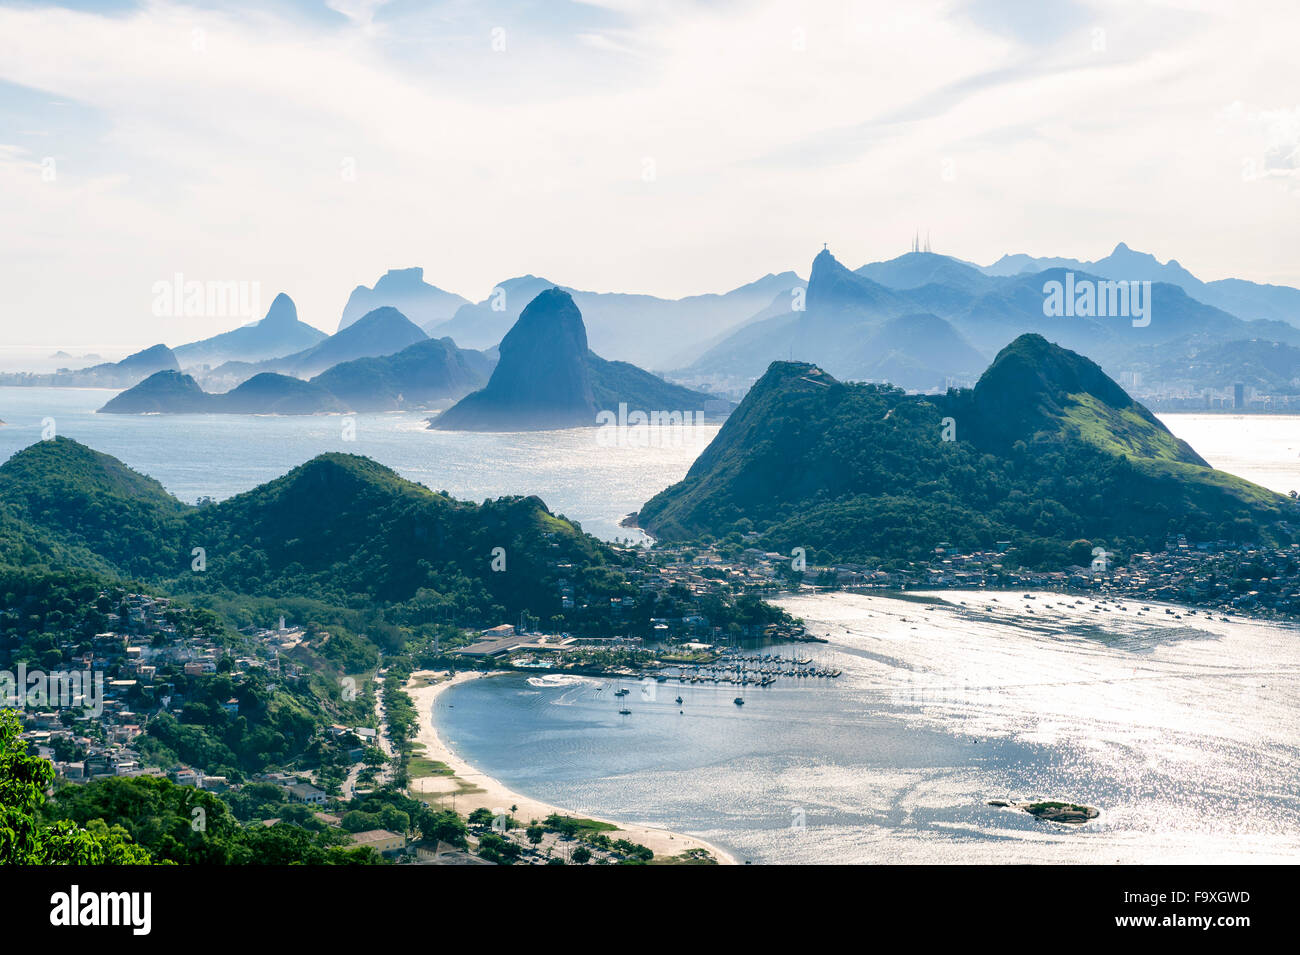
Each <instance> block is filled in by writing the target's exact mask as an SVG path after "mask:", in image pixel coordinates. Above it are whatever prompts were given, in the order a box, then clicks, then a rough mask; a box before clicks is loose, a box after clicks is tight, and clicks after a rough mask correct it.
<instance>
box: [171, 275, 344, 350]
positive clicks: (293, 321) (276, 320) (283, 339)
mask: <svg viewBox="0 0 1300 955" xmlns="http://www.w3.org/2000/svg"><path fill="white" fill-rule="evenodd" d="M324 338H325V333H324V332H322V331H320V330H319V329H316V328H312V327H311V326H310V325H308V324H306V323H305V322H300V321H298V309H297V306H295V305H294V304H293V299H291V298H290V297H289V296H288V295H286V294H284V293H283V292H281V293H280V294H279V295H277V296H276V297H275V301H273V302H272V303H271V307H270V308H269V309H268V310H267V312H266V317H265V318H263V319H262V320H261V321H260V322H256V323H254V324H252V325H245V326H243V327H242V328H236V329H234V330H233V331H229V332H225V333H224V334H221V335H214V336H213V337H212V338H205V339H203V340H202V341H198V342H191V343H190V344H188V345H181V346H180V347H179V348H176V349H174V351H175V353H176V360H177V361H179V362H180V364H181V367H183V368H188V367H190V366H193V365H215V364H221V363H222V362H227V361H247V362H257V361H263V360H265V359H268V358H276V357H279V356H280V355H288V354H291V353H293V352H298V351H302V350H303V349H305V348H310V347H311V346H313V345H315V344H317V343H318V342H320V341H321V340H322V339H324Z"/></svg>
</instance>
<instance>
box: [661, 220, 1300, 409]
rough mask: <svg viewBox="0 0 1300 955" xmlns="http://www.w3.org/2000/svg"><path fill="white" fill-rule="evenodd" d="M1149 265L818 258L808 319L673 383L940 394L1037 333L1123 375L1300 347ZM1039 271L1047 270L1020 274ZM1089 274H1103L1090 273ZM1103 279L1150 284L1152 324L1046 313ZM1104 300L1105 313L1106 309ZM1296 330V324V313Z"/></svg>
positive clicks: (712, 354) (1120, 253)
mask: <svg viewBox="0 0 1300 955" xmlns="http://www.w3.org/2000/svg"><path fill="white" fill-rule="evenodd" d="M1152 263H1155V259H1154V258H1153V257H1151V256H1145V255H1142V254H1139V253H1133V252H1131V251H1130V250H1128V249H1127V247H1126V246H1123V245H1121V246H1119V247H1118V248H1117V249H1116V251H1115V253H1113V254H1112V255H1111V256H1110V257H1109V258H1108V259H1107V260H1103V262H1101V263H1093V264H1090V263H1071V262H1068V261H1061V260H1029V259H1027V258H1004V259H1003V260H1002V261H1001V262H1000V263H998V264H997V265H996V266H994V267H991V268H992V271H994V272H995V273H997V274H987V272H986V270H982V269H980V268H979V267H977V266H974V265H971V264H970V263H966V262H962V261H960V260H957V259H954V258H951V257H948V256H942V255H937V254H935V253H929V252H909V253H907V254H905V255H902V256H899V257H898V258H896V259H891V260H889V261H887V262H876V263H871V264H869V265H865V266H863V267H861V268H859V269H857V270H856V271H852V270H850V269H848V268H846V267H845V266H843V265H842V264H841V263H840V262H839V261H838V260H836V259H835V257H834V256H833V255H832V254H831V253H830V252H829V251H827V250H823V251H822V252H820V253H819V254H818V255H817V256H816V258H815V259H814V260H813V265H812V270H811V273H810V277H809V284H808V291H807V296H806V308H805V310H804V311H802V312H796V313H791V314H784V315H777V316H774V317H769V318H764V319H761V320H757V321H754V322H752V323H749V324H746V325H744V326H742V327H741V328H740V329H738V330H737V331H736V332H734V333H733V334H731V335H729V336H727V337H725V338H724V339H723V340H722V341H720V342H718V343H717V344H716V345H714V346H713V347H712V348H710V349H708V350H707V351H706V352H705V353H704V354H703V355H702V356H701V357H700V358H699V359H698V360H697V361H695V362H694V363H693V364H692V365H690V366H688V367H687V368H684V369H681V370H679V371H677V372H674V373H673V374H672V377H673V378H674V379H676V380H680V381H685V382H713V383H715V384H716V385H718V386H720V387H724V388H725V387H726V386H727V385H728V384H729V385H730V387H731V388H732V389H733V390H743V389H744V387H746V386H747V384H748V382H749V381H752V380H753V379H754V378H756V377H757V376H758V375H760V374H762V372H763V370H764V369H765V368H766V367H767V366H768V364H770V363H771V362H772V361H776V360H781V359H786V360H790V359H801V360H805V361H811V362H814V363H817V364H818V365H820V366H821V367H823V368H824V369H825V370H827V371H829V372H830V373H831V374H833V375H835V376H837V377H840V378H845V379H852V380H868V381H890V382H893V383H895V384H899V385H901V386H903V387H906V388H909V389H912V390H920V391H941V390H943V389H944V388H946V387H948V386H949V385H951V384H954V383H956V384H960V383H963V382H968V381H971V380H973V376H974V375H975V374H977V373H978V369H979V368H980V367H982V365H983V364H984V363H985V362H986V361H987V360H988V359H987V357H986V356H988V355H992V354H994V353H996V352H997V351H998V350H999V349H1000V348H1002V347H1003V346H1004V345H1006V344H1007V343H1008V342H1010V341H1011V340H1013V339H1014V338H1015V337H1016V336H1018V335H1021V334H1023V333H1025V332H1030V331H1033V332H1040V333H1042V334H1045V335H1049V336H1051V337H1052V338H1053V339H1054V340H1056V341H1059V342H1060V343H1061V344H1063V345H1065V346H1067V347H1069V348H1074V349H1078V350H1080V351H1082V352H1084V353H1086V354H1088V355H1089V356H1091V357H1092V358H1094V359H1096V360H1097V361H1099V362H1100V363H1101V364H1102V365H1103V366H1106V367H1109V368H1111V369H1113V370H1114V371H1115V372H1116V373H1118V372H1119V371H1121V370H1124V369H1126V368H1133V367H1148V366H1149V365H1150V362H1151V361H1152V350H1153V349H1156V348H1158V349H1160V350H1161V351H1162V352H1163V357H1164V358H1165V359H1169V358H1172V357H1175V356H1179V355H1183V354H1187V353H1190V351H1192V350H1194V349H1195V348H1198V347H1204V346H1205V345H1209V344H1222V343H1225V342H1230V341H1239V340H1246V339H1252V338H1253V339H1261V340H1266V341H1278V342H1284V343H1289V344H1296V345H1300V328H1297V327H1296V326H1295V325H1293V324H1291V323H1290V321H1287V322H1283V321H1278V320H1276V319H1273V318H1268V319H1258V320H1252V321H1246V320H1243V319H1242V318H1240V317H1238V316H1237V315H1234V314H1230V313H1229V312H1227V311H1225V310H1223V309H1222V308H1218V307H1215V306H1214V305H1209V304H1206V303H1205V302H1204V301H1201V300H1199V299H1197V298H1194V297H1193V296H1192V295H1191V294H1189V293H1188V291H1186V290H1185V288H1184V285H1191V282H1189V281H1187V277H1186V276H1185V274H1182V275H1180V272H1181V270H1180V268H1179V267H1178V266H1177V264H1176V263H1170V264H1169V265H1166V266H1159V267H1157V268H1154V269H1153V268H1151V267H1150V266H1151V264H1152ZM1038 265H1043V266H1045V268H1043V269H1041V270H1039V271H1024V270H1022V267H1023V269H1032V268H1034V267H1036V266H1038ZM1093 265H1099V266H1100V267H1101V269H1102V271H1099V272H1098V271H1089V270H1088V269H1089V268H1091V267H1092V266H1093ZM1148 275H1150V276H1152V277H1151V278H1147V277H1146V276H1148ZM1107 279H1114V280H1117V281H1118V280H1124V279H1126V280H1128V281H1131V282H1142V281H1148V282H1150V283H1151V284H1150V291H1149V295H1148V294H1147V292H1146V289H1145V288H1141V287H1139V288H1140V291H1141V294H1142V295H1143V296H1147V297H1146V298H1145V299H1143V301H1144V304H1145V305H1146V306H1149V308H1148V311H1149V321H1146V320H1141V319H1137V317H1136V316H1135V315H1131V314H1089V315H1081V316H1074V315H1070V316H1065V315H1059V316H1058V315H1049V314H1046V313H1045V301H1046V299H1047V295H1046V293H1045V289H1046V288H1047V287H1049V283H1060V285H1061V286H1062V288H1063V289H1064V288H1070V289H1073V288H1075V287H1076V284H1077V286H1078V287H1079V288H1082V287H1083V286H1087V285H1093V286H1095V287H1097V288H1104V287H1105V286H1103V285H1102V283H1105V281H1106V280H1107ZM1167 279H1179V282H1181V283H1182V284H1178V283H1175V282H1171V281H1167ZM1210 284H1211V285H1213V284H1214V283H1210ZM1206 287H1208V286H1206ZM1259 288H1265V287H1263V286H1260V287H1259ZM1126 292H1127V290H1126ZM1100 294H1101V298H1099V299H1098V300H1097V301H1098V302H1100V301H1101V300H1102V298H1105V295H1104V293H1100ZM1106 301H1107V302H1109V299H1106ZM1134 301H1135V302H1136V301H1137V300H1136V299H1135V300H1134ZM1072 304H1073V300H1072ZM1108 307H1109V305H1107V308H1108ZM1104 310H1105V309H1103V308H1102V307H1101V306H1100V305H1099V306H1098V307H1097V308H1096V309H1095V311H1096V312H1102V311H1104ZM1292 320H1294V321H1297V322H1300V311H1297V312H1296V313H1295V314H1294V315H1293V316H1292Z"/></svg>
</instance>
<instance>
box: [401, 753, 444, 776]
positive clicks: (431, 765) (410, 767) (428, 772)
mask: <svg viewBox="0 0 1300 955" xmlns="http://www.w3.org/2000/svg"><path fill="white" fill-rule="evenodd" d="M406 772H407V774H408V775H409V776H410V777H411V778H412V779H421V778H423V777H425V776H454V775H456V774H455V772H453V770H452V768H451V767H450V766H448V765H447V764H446V763H444V762H441V761H439V760H436V759H429V758H428V757H427V756H412V757H411V759H410V761H409V762H408V763H407V764H406Z"/></svg>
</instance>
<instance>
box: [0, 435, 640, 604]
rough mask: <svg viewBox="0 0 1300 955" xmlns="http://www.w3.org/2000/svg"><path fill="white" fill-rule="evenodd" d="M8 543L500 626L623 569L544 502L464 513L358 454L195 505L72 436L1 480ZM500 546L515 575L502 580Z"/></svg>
mask: <svg viewBox="0 0 1300 955" xmlns="http://www.w3.org/2000/svg"><path fill="white" fill-rule="evenodd" d="M0 532H3V536H0V562H5V563H11V564H19V563H21V564H35V563H42V564H48V565H51V566H62V567H86V568H90V569H94V570H96V571H99V572H110V573H114V574H117V575H120V576H123V577H129V578H135V579H139V580H142V581H148V582H151V583H154V584H156V585H159V586H163V587H165V588H167V589H168V590H170V591H172V592H177V593H196V594H201V593H226V594H239V595H250V596H269V597H280V596H290V597H295V598H312V599H317V600H322V601H325V602H327V603H329V604H331V605H334V606H352V607H361V606H371V605H375V604H384V603H395V602H401V601H406V600H411V599H414V598H416V596H417V595H419V597H420V599H421V600H423V601H425V602H426V603H427V604H431V605H434V606H442V607H445V608H449V609H451V610H454V611H455V612H458V613H461V614H465V615H468V617H469V618H470V619H484V620H487V619H492V620H494V621H495V622H499V620H498V619H497V618H498V617H499V616H500V615H501V614H504V613H518V611H520V610H527V611H528V612H529V613H531V614H534V615H538V616H544V618H546V619H549V618H550V617H552V616H555V615H559V614H560V613H561V609H560V600H559V593H558V588H557V586H556V580H557V579H558V578H559V577H561V576H569V577H573V578H575V583H578V584H579V585H580V586H581V583H582V582H583V580H584V578H586V577H591V578H592V580H593V581H598V580H599V579H601V578H603V576H604V575H605V573H606V569H607V568H606V565H607V564H609V563H611V562H612V560H613V552H612V551H610V550H609V549H608V548H607V547H605V546H604V545H602V544H600V543H599V542H598V541H596V540H595V539H594V538H591V537H589V536H588V535H586V534H584V533H583V532H582V531H581V530H580V529H579V528H578V527H576V526H575V525H573V524H571V523H570V522H568V521H566V520H564V519H562V518H559V517H556V516H554V515H552V514H551V513H550V512H549V511H548V510H547V509H546V506H545V504H543V503H542V501H541V500H540V499H538V498H536V497H511V498H501V499H498V500H495V501H487V502H484V503H483V504H473V503H467V502H463V501H457V500H454V499H452V498H450V497H447V496H445V495H443V494H438V493H435V492H433V491H430V490H429V489H428V488H425V487H423V486H422V485H419V484H414V483H412V482H409V481H406V480H403V479H402V478H400V477H399V476H398V475H397V474H395V473H394V472H393V471H391V470H389V469H388V468H385V467H383V466H382V465H379V464H377V463H375V462H374V461H371V460H370V459H368V458H362V457H357V456H355V455H346V454H326V455H321V456H320V457H317V458H314V459H312V460H311V461H308V462H307V463H305V464H303V465H301V466H299V467H297V468H295V469H294V470H292V471H290V472H289V473H288V474H286V475H284V476H283V477H281V478H278V479H277V480H274V481H271V482H269V483H267V484H265V485H262V486H260V487H257V488H254V489H253V490H251V491H248V492H247V493H245V494H241V495H238V496H236V497H234V498H231V499H229V500H226V501H223V502H221V503H218V504H209V505H206V506H201V507H193V506H188V505H185V504H182V503H181V502H180V501H177V500H176V499H175V498H173V497H172V496H171V495H170V494H168V493H167V492H166V491H165V490H164V489H163V488H162V486H161V485H160V484H158V483H157V482H156V481H154V480H153V479H151V478H147V477H144V476H143V475H140V474H138V473H136V472H134V471H132V470H131V469H130V468H128V467H126V466H125V465H123V464H122V463H121V462H119V461H117V460H116V459H114V458H112V457H109V456H108V455H104V454H100V453H99V452H96V451H93V450H91V449H90V448H87V447H85V446H84V445H82V444H79V443H77V442H76V441H72V440H70V439H67V438H62V437H60V438H55V439H53V440H51V441H42V442H38V443H37V444H34V445H32V446H31V447H29V448H26V449H24V450H23V451H20V452H19V453H17V454H15V455H14V456H13V457H12V458H11V459H10V460H9V461H8V462H6V463H5V464H4V465H3V466H0ZM498 547H500V548H503V549H504V564H505V569H504V570H494V569H492V561H493V551H494V548H498ZM196 548H201V549H202V552H203V561H204V564H205V566H203V568H202V569H201V570H196V569H194V568H195V549H196ZM560 564H569V565H572V566H571V568H569V569H567V570H560V569H557V566H558V565H560ZM497 566H498V567H499V566H500V562H498V564H497ZM595 585H597V584H593V586H595ZM600 586H603V585H600ZM616 591H617V592H619V593H622V592H623V591H622V590H617V588H616ZM629 592H630V591H629ZM602 593H603V590H602ZM467 622H468V621H467Z"/></svg>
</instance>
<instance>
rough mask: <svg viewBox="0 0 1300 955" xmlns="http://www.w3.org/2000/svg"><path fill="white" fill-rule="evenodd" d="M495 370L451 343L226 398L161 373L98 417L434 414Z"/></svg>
mask: <svg viewBox="0 0 1300 955" xmlns="http://www.w3.org/2000/svg"><path fill="white" fill-rule="evenodd" d="M390 311H391V309H390ZM353 327H356V326H353ZM490 367H491V366H490V364H489V363H488V362H487V361H486V360H485V359H484V357H483V356H482V354H481V353H480V352H465V351H462V350H461V349H459V348H457V347H456V345H455V343H454V342H453V341H452V340H451V339H449V338H444V339H431V338H426V339H424V340H423V341H418V342H416V343H415V344H413V345H409V346H407V347H406V348H403V349H402V350H401V351H398V352H395V353H394V354H391V355H382V356H376V357H366V358H356V359H353V360H351V361H344V362H340V363H338V364H337V365H333V366H331V367H330V368H329V369H328V370H326V371H324V372H322V373H321V374H319V375H317V376H316V377H314V378H312V379H311V380H310V381H304V380H302V379H301V378H295V377H293V376H291V375H282V374H278V373H276V372H260V373H258V374H256V375H254V376H253V377H251V378H249V379H247V380H246V381H244V382H243V383H242V384H240V385H238V386H237V387H235V388H233V389H231V390H230V391H228V392H224V393H209V392H205V391H204V390H203V389H202V388H201V387H200V386H199V383H198V382H197V381H195V380H194V378H192V377H191V376H190V375H187V374H183V373H181V372H178V371H160V372H157V373H156V374H154V375H152V376H150V377H149V378H147V379H145V380H144V381H142V382H140V383H139V384H138V385H136V386H135V387H134V388H131V389H129V390H127V391H124V392H122V393H121V394H119V395H117V396H116V397H115V398H113V399H112V400H111V401H109V402H108V404H106V405H104V407H103V408H101V409H99V410H100V411H101V412H104V413H106V414H282V415H292V414H324V413H330V412H341V411H358V412H365V411H399V410H409V409H419V408H432V407H435V406H437V405H438V404H439V403H442V402H446V401H454V400H456V399H457V398H461V397H463V396H464V395H466V394H469V393H470V392H471V391H473V390H474V389H475V388H478V387H480V386H481V385H482V384H483V382H484V381H486V380H487V376H488V374H489V372H490Z"/></svg>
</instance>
